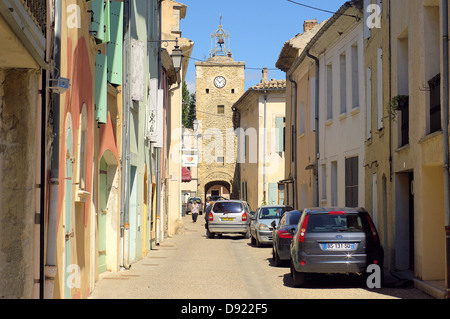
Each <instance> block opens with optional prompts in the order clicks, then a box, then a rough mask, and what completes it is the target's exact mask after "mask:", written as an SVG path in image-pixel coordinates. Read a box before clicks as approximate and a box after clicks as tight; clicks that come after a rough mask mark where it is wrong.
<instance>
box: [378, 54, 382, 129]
mask: <svg viewBox="0 0 450 319" xmlns="http://www.w3.org/2000/svg"><path fill="white" fill-rule="evenodd" d="M382 128H383V49H382V48H378V52H377V129H379V130H380V129H382Z"/></svg>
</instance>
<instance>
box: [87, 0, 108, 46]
mask: <svg viewBox="0 0 450 319" xmlns="http://www.w3.org/2000/svg"><path fill="white" fill-rule="evenodd" d="M109 9H110V3H109V0H92V1H91V11H92V19H91V30H90V31H91V33H92V34H93V35H94V38H95V41H96V42H97V44H102V43H106V42H109V40H110V30H109V19H110V10H109Z"/></svg>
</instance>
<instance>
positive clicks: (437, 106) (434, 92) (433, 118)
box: [428, 74, 441, 133]
mask: <svg viewBox="0 0 450 319" xmlns="http://www.w3.org/2000/svg"><path fill="white" fill-rule="evenodd" d="M428 85H429V87H430V133H433V132H436V131H439V130H440V129H441V75H440V74H438V75H436V76H435V77H433V78H432V79H431V80H430V81H428Z"/></svg>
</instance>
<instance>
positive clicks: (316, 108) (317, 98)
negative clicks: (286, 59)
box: [306, 50, 320, 207]
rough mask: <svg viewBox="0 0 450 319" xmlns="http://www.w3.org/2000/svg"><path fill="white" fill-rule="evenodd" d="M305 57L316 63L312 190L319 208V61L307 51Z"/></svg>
mask: <svg viewBox="0 0 450 319" xmlns="http://www.w3.org/2000/svg"><path fill="white" fill-rule="evenodd" d="M306 55H307V56H308V57H309V58H311V59H313V60H314V62H315V63H316V92H315V93H316V99H315V100H316V105H315V113H316V114H315V118H314V120H315V122H316V134H315V137H316V174H315V176H314V181H315V189H314V193H315V195H314V203H315V205H316V207H319V206H320V205H319V157H320V153H319V59H318V58H317V57H315V56H313V55H311V54H310V53H309V50H307V51H306Z"/></svg>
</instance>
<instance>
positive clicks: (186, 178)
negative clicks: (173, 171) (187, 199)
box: [181, 166, 191, 183]
mask: <svg viewBox="0 0 450 319" xmlns="http://www.w3.org/2000/svg"><path fill="white" fill-rule="evenodd" d="M190 181H191V172H190V171H189V169H188V168H187V167H184V166H183V167H181V182H182V183H188V182H190Z"/></svg>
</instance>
